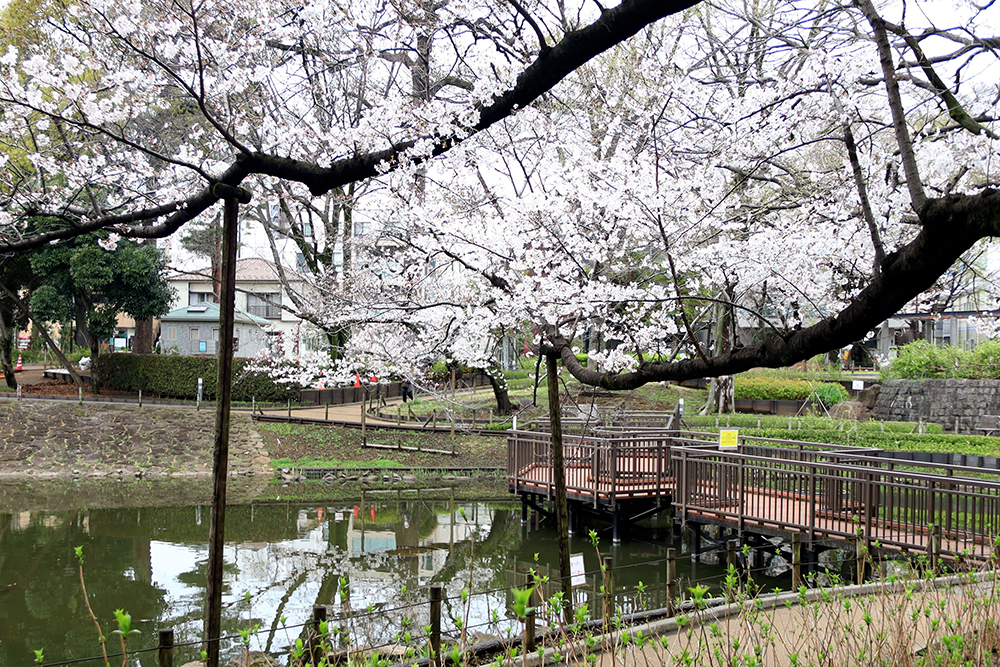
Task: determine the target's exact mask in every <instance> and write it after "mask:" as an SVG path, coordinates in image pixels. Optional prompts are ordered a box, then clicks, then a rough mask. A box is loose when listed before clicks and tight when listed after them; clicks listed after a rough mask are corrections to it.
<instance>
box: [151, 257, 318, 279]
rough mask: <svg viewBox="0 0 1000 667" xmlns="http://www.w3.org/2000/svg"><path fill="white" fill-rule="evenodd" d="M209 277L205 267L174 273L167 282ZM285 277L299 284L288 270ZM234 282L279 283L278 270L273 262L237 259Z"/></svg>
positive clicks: (249, 258)
mask: <svg viewBox="0 0 1000 667" xmlns="http://www.w3.org/2000/svg"><path fill="white" fill-rule="evenodd" d="M211 275H212V269H211V267H206V268H203V269H196V270H195V271H193V272H190V273H175V274H173V275H169V276H167V280H175V281H191V282H208V281H210V280H211ZM285 276H287V278H288V279H289V280H290V281H292V282H299V281H301V280H302V276H300V275H299V274H298V273H296V272H295V271H291V270H289V269H285ZM236 280H237V282H273V283H276V282H278V281H279V278H278V270H277V268H276V267H275V265H274V262H269V261H267V260H266V259H261V258H260V257H247V258H245V259H238V260H236Z"/></svg>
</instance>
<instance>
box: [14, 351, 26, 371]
mask: <svg viewBox="0 0 1000 667" xmlns="http://www.w3.org/2000/svg"><path fill="white" fill-rule="evenodd" d="M23 370H24V366H22V365H21V355H20V354H19V355H17V366H14V372H15V373H20V372H21V371H23Z"/></svg>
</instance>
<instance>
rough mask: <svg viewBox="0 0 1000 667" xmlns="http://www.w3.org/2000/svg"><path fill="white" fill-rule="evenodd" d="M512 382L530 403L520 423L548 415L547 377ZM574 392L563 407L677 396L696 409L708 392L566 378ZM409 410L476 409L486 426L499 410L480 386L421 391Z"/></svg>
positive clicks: (655, 405) (657, 402)
mask: <svg viewBox="0 0 1000 667" xmlns="http://www.w3.org/2000/svg"><path fill="white" fill-rule="evenodd" d="M508 384H509V386H510V392H509V393H510V401H511V403H512V404H513V405H514V406H515V409H517V406H518V405H520V404H522V403H523V404H527V407H525V408H523V409H521V410H520V411H519V415H518V423H520V424H523V423H525V421H527V420H530V419H531V418H533V417H538V416H545V415H547V414H548V409H549V399H548V390H547V388H546V386H545V379H544V378H542V380H541V384H540V386H539V387H538V390H537V391H536V390H535V387H534V378H533V377H528V378H513V379H510V380H508ZM565 386H566V387H568V389H569V391H570V392H571V398H570V399H569V400H566V398H565V396H566V393H565V390H564V391H563V400H564V405H563V407H564V409H565V408H567V407H569V406H572V405H577V406H580V407H589V406H590V405H597V406H600V407H602V408H606V409H618V410H664V411H668V410H673V409H674V405H676V403H677V399H678V398H681V397H683V398H684V399H685V401H686V402H687V404H688V408H687V409H688V410H697V409H699V408H700V407H701V406H702V404H703V403H704V402H705V397H706V394H707V392H706V391H704V390H698V389H688V388H686V387H679V386H677V385H666V386H664V385H661V384H659V383H652V384H648V385H645V386H643V387H640V388H638V389H634V390H632V391H623V392H614V393H612V392H608V391H604V390H602V389H598V390H596V392H595V390H594V389H593V388H592V387H584V386H582V385H580V384H579V383H578V382H576V381H575V380H573V381H570V382H567V383H566V385H565ZM408 405H409V408H408V409H409V411H411V412H412V413H413V414H414V415H416V416H417V417H419V418H421V419H427V418H429V417H430V416H431V415H433V414H435V413H437V414H443V413H445V412H452V411H453V412H454V413H455V415H456V417H457V418H458V419H462V420H470V419H471V418H472V414H473V412H475V415H476V420H477V422H479V423H480V424H482V425H483V426H485V425H486V423H487V422H489V419H490V416H491V414H492V413H491V410H493V411H495V410H496V402H495V400H494V399H493V393H492V391H490V390H489V389H488V388H487V389H485V390H484V389H483V388H480V389H479V390H478V391H476V392H475V393H472V392H464V393H463V392H458V393H455V394H454V395H453V394H452V393H451V392H450V391H448V390H442V391H439V392H429V391H422V392H420V393H418V395H417V398H416V400H415V401H413V402H412V403H409V404H408ZM493 424H494V427H496V428H498V429H504V428H509V426H510V418H509V417H508V418H507V419H506V421H504V420H503V419H502V418H500V417H498V416H495V415H493Z"/></svg>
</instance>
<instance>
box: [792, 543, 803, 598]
mask: <svg viewBox="0 0 1000 667" xmlns="http://www.w3.org/2000/svg"><path fill="white" fill-rule="evenodd" d="M800 588H802V534H801V533H792V590H796V591H797V590H799V589H800Z"/></svg>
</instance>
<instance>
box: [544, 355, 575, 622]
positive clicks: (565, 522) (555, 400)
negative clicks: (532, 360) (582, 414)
mask: <svg viewBox="0 0 1000 667" xmlns="http://www.w3.org/2000/svg"><path fill="white" fill-rule="evenodd" d="M545 370H546V373H547V374H548V378H547V380H548V382H547V384H548V390H549V421H550V422H551V427H552V429H551V437H552V478H553V479H554V480H555V496H556V512H555V514H556V533H557V534H558V536H559V576H560V581H561V582H562V591H563V605H564V606H563V616H564V618H565V621H566V625H572V623H573V581H572V572H571V570H570V565H569V504H568V501H567V500H566V464H565V460H564V458H563V438H562V411H561V410H560V409H559V369H558V368H557V367H556V355H555V353H553V352H548V353H546V354H545Z"/></svg>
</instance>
